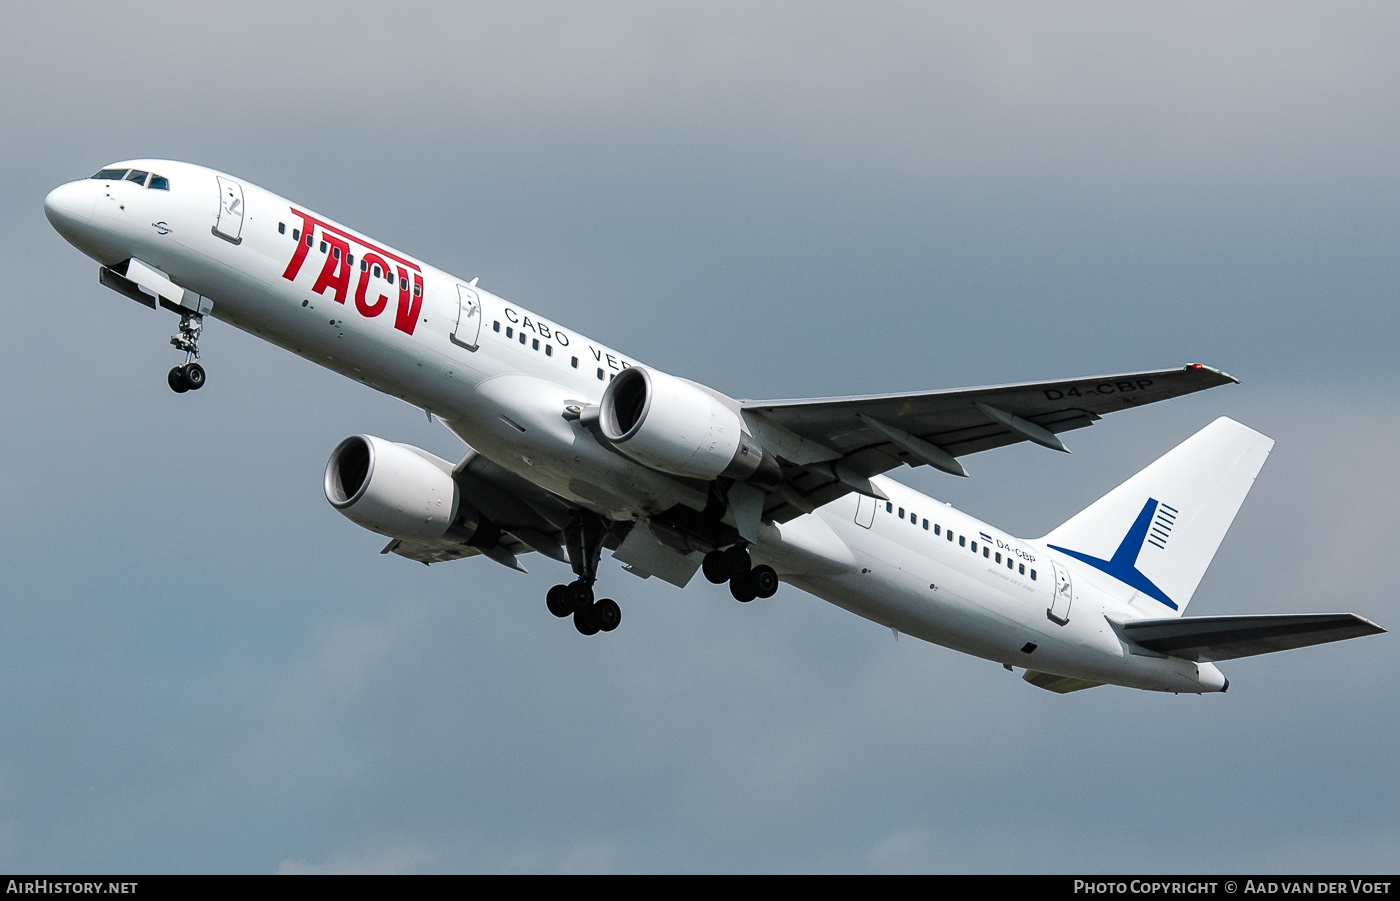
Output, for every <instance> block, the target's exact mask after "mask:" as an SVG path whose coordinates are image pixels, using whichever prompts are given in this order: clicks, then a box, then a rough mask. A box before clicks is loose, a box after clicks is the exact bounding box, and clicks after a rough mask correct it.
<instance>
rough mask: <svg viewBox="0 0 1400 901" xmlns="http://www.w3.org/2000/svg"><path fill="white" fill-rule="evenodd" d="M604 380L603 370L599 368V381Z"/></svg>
mask: <svg viewBox="0 0 1400 901" xmlns="http://www.w3.org/2000/svg"><path fill="white" fill-rule="evenodd" d="M602 380H603V370H601V369H599V370H598V381H600V382H601V381H602Z"/></svg>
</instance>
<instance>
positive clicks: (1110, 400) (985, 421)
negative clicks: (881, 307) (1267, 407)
mask: <svg viewBox="0 0 1400 901" xmlns="http://www.w3.org/2000/svg"><path fill="white" fill-rule="evenodd" d="M1237 381H1238V379H1235V378H1234V377H1233V376H1230V375H1227V374H1226V373H1224V372H1221V371H1220V370H1218V369H1212V368H1210V367H1209V366H1203V365H1201V364H1199V363H1192V364H1189V365H1187V366H1185V367H1183V368H1181V369H1162V370H1155V371H1151V372H1131V373H1124V374H1122V375H1106V376H1099V377H1096V378H1082V379H1066V380H1062V381H1054V382H1022V383H1020V384H1013V385H992V386H987V387H982V388H953V389H948V390H940V391H923V392H919V393H916V394H872V395H865V396H852V397H818V398H807V399H800V400H762V401H755V400H749V401H743V402H742V404H743V410H744V414H745V417H746V419H748V420H749V423H750V425H751V426H752V427H753V429H754V431H755V433H756V434H757V436H758V437H759V439H760V441H761V442H762V443H763V445H764V447H765V448H768V449H769V450H771V451H772V452H773V453H775V454H776V455H777V456H778V457H780V458H782V459H783V460H785V461H786V462H787V463H789V464H792V465H790V466H785V467H784V470H783V472H784V480H783V484H782V485H781V486H779V489H778V490H777V491H776V492H774V493H773V494H772V495H770V497H769V499H768V502H767V503H766V504H765V506H764V511H763V518H764V519H772V520H776V521H779V522H783V521H786V520H789V519H792V518H794V517H796V516H798V515H800V514H802V513H804V512H810V511H811V510H812V509H815V508H816V507H820V506H821V505H823V504H828V503H830V502H831V501H834V500H836V499H837V498H838V497H841V496H842V495H844V494H846V493H848V492H850V491H860V492H862V493H870V486H869V481H868V480H869V478H870V476H873V475H878V474H880V473H883V472H887V471H889V470H891V469H895V468H897V467H899V466H902V465H909V466H920V465H924V464H928V465H931V466H934V467H937V468H938V469H942V470H943V471H945V472H950V473H953V474H955V475H966V474H967V473H966V472H964V471H963V468H962V465H961V464H960V463H959V462H958V461H957V459H956V458H957V457H961V456H965V455H967V454H975V453H979V452H981V451H984V450H990V449H992V448H996V447H1004V446H1005V445H1008V444H1016V443H1018V442H1021V441H1033V442H1035V443H1037V444H1041V445H1044V446H1046V447H1051V448H1054V449H1056V450H1066V448H1065V446H1064V445H1063V444H1062V443H1061V442H1060V440H1059V438H1057V437H1056V433H1058V432H1066V431H1069V430H1071V429H1081V428H1084V427H1085V426H1088V425H1093V424H1094V422H1096V421H1097V420H1099V419H1101V418H1102V417H1103V416H1104V415H1106V414H1108V413H1112V412H1114V411H1116V410H1124V409H1128V408H1130V407H1139V406H1142V405H1144V404H1151V403H1156V402H1157V401H1161V400H1167V399H1169V398H1173V397H1180V396H1181V395H1183V394H1192V393H1194V392H1196V391H1203V390H1205V389H1207V388H1214V387H1215V386H1217V385H1225V384H1229V383H1231V382H1237Z"/></svg>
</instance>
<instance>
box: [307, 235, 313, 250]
mask: <svg viewBox="0 0 1400 901" xmlns="http://www.w3.org/2000/svg"><path fill="white" fill-rule="evenodd" d="M311 244H312V238H311V232H307V233H306V246H307V247H310V246H311Z"/></svg>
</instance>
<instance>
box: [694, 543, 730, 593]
mask: <svg viewBox="0 0 1400 901" xmlns="http://www.w3.org/2000/svg"><path fill="white" fill-rule="evenodd" d="M700 571H701V572H703V573H704V574H705V578H706V579H707V580H708V581H710V582H712V583H714V584H715V585H723V584H724V583H725V582H728V581H729V558H728V557H726V556H725V554H724V551H710V552H709V553H708V554H706V555H705V559H704V560H702V561H701V562H700Z"/></svg>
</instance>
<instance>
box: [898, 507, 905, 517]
mask: <svg viewBox="0 0 1400 901" xmlns="http://www.w3.org/2000/svg"><path fill="white" fill-rule="evenodd" d="M899 518H900V519H903V518H904V508H903V507H900V508H899Z"/></svg>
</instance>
